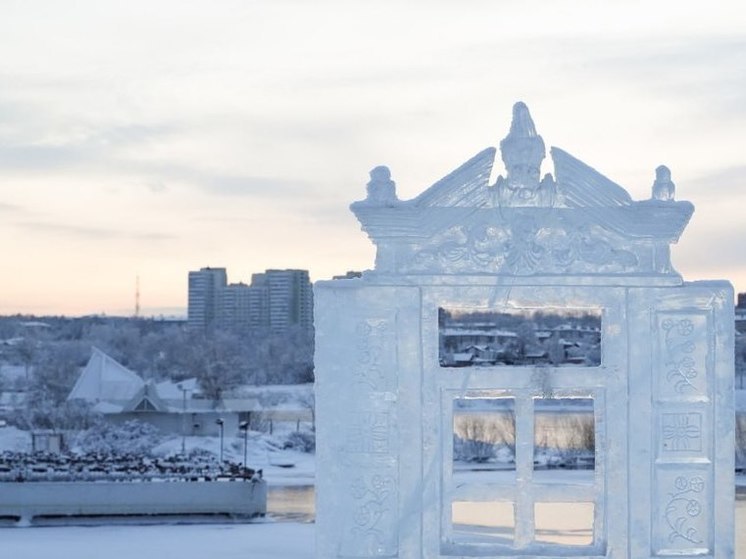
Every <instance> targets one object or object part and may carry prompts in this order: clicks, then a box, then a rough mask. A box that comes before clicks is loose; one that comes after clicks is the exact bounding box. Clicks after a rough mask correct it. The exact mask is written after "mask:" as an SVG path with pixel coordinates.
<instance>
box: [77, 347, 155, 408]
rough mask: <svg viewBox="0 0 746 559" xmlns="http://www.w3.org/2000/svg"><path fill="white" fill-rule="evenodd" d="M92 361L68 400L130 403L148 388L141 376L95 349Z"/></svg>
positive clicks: (89, 361) (87, 365) (84, 370)
mask: <svg viewBox="0 0 746 559" xmlns="http://www.w3.org/2000/svg"><path fill="white" fill-rule="evenodd" d="M92 350H93V351H92V354H91V358H90V359H89V360H88V363H87V364H86V366H85V367H84V368H83V372H81V373H80V377H78V381H77V382H76V383H75V386H73V389H72V390H71V391H70V394H69V395H68V397H67V399H68V400H85V401H87V402H101V401H108V402H122V403H125V402H129V401H130V400H132V398H133V397H134V396H135V395H136V394H137V393H138V391H140V390H141V389H142V388H143V387H144V386H145V382H144V381H143V379H142V378H140V376H139V375H138V374H137V373H135V372H133V371H130V370H129V369H128V368H127V367H125V366H124V365H122V364H121V363H118V362H117V361H116V360H114V359H113V358H112V357H110V356H109V355H107V354H106V353H104V352H103V351H101V350H100V349H98V348H97V347H93V348H92Z"/></svg>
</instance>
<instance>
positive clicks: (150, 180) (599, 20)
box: [0, 0, 746, 314]
mask: <svg viewBox="0 0 746 559" xmlns="http://www.w3.org/2000/svg"><path fill="white" fill-rule="evenodd" d="M653 6H654V9H653ZM518 100H522V101H524V102H526V103H527V104H528V106H529V108H530V110H531V113H532V116H533V118H534V121H535V123H536V126H537V129H538V132H539V133H540V134H541V135H542V136H543V138H544V141H545V143H546V144H547V147H549V146H553V145H554V146H558V147H561V148H563V149H565V150H566V151H568V152H570V153H571V154H573V155H574V156H576V157H578V158H579V159H581V160H583V161H585V162H586V163H588V164H589V165H591V166H592V167H594V168H596V169H597V170H598V171H600V172H602V173H603V174H605V175H606V176H608V177H609V178H611V179H612V180H614V181H615V182H617V183H619V184H621V185H623V186H624V187H625V188H627V190H628V191H629V192H630V193H631V195H632V197H633V198H635V199H642V198H647V197H649V193H650V186H651V184H652V182H653V179H654V169H655V167H656V166H658V165H660V164H665V165H667V166H668V167H670V168H671V170H672V173H673V180H674V182H675V183H676V185H677V198H678V199H680V200H690V201H691V202H693V203H694V205H695V208H696V210H695V214H694V217H693V218H692V221H691V223H690V225H689V227H688V228H687V230H686V231H685V233H684V235H683V237H682V240H681V241H680V243H679V244H678V245H677V246H676V247H674V249H673V262H674V266H675V267H676V268H677V269H678V270H679V271H680V272H681V273H682V274H683V275H684V277H685V279H690V280H694V279H708V278H724V279H729V280H731V281H732V282H733V283H734V285H735V288H736V290H742V291H746V250H744V245H746V217H745V216H744V214H745V212H744V208H746V179H745V178H744V177H746V4H744V3H743V2H742V0H739V1H733V2H712V3H708V4H706V5H705V4H703V3H701V2H686V1H684V2H682V1H680V0H679V1H660V2H642V1H605V2H598V1H593V0H582V1H561V2H558V1H546V2H530V1H524V0H516V1H504V0H464V1H460V2H456V1H444V0H429V1H424V0H422V1H420V0H410V1H394V0H375V1H367V2H365V1H356V0H315V1H313V2H311V1H301V0H254V1H252V0H241V1H231V0H209V1H208V0H203V1H189V0H158V1H154V0H148V1H141V0H128V1H127V2H121V1H114V0H80V1H70V2H60V1H59V0H48V1H44V0H22V1H21V0H0V238H1V239H2V247H3V255H2V258H1V259H0V313H1V314H9V313H16V312H21V313H33V314H50V313H54V314H88V313H101V312H105V313H107V314H131V313H132V312H133V309H134V299H135V282H136V277H137V276H138V275H139V277H140V286H141V287H140V289H141V305H142V307H143V312H144V313H145V314H150V313H156V314H158V313H173V312H182V313H183V312H184V308H185V306H186V286H187V272H188V270H192V269H197V268H199V267H202V266H208V265H209V266H224V267H226V268H228V274H229V279H230V280H231V281H241V280H243V281H246V282H248V281H250V279H251V273H252V272H259V271H262V270H264V269H266V268H306V269H309V270H310V271H311V276H312V279H314V280H317V279H325V278H329V277H331V276H332V275H334V274H339V273H344V272H345V271H346V270H351V269H356V270H360V269H367V268H371V267H372V265H373V257H374V250H373V247H372V245H371V244H370V242H369V241H368V239H367V238H366V236H365V235H364V234H363V233H362V232H361V231H360V229H359V225H358V224H357V221H356V220H355V219H354V217H353V216H352V214H351V213H350V211H349V209H348V206H349V204H350V203H351V202H352V201H355V200H358V199H361V198H363V197H364V196H365V184H366V182H367V181H368V171H369V170H370V169H371V168H373V167H375V166H376V165H388V166H389V167H390V168H391V172H392V178H393V179H394V180H395V181H396V183H397V190H398V194H399V197H400V198H403V199H408V198H412V197H414V196H416V195H417V194H418V193H419V192H421V191H422V190H424V189H425V188H427V187H428V186H429V185H431V184H432V183H433V182H435V181H436V180H437V179H439V178H440V177H442V176H443V175H445V174H447V173H448V172H450V171H451V170H453V169H454V168H456V167H458V166H459V165H460V164H461V163H462V162H464V161H465V160H466V159H468V158H470V157H471V156H473V155H474V154H476V153H477V152H478V151H480V150H482V149H483V148H485V147H487V146H496V145H497V144H498V143H499V141H500V139H502V138H503V137H504V136H505V135H506V133H507V131H508V128H509V126H510V117H511V107H512V105H513V103H514V102H515V101H518ZM552 171H553V170H552V168H551V162H550V161H547V160H545V162H544V168H543V172H552Z"/></svg>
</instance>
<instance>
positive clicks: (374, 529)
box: [340, 474, 398, 557]
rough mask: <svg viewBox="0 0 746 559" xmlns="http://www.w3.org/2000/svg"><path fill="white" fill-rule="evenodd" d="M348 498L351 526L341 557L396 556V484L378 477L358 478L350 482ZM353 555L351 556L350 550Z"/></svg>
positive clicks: (381, 476) (376, 475) (393, 481)
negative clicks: (352, 502) (349, 496)
mask: <svg viewBox="0 0 746 559" xmlns="http://www.w3.org/2000/svg"><path fill="white" fill-rule="evenodd" d="M350 495H351V497H352V498H353V500H354V504H353V508H352V515H351V517H350V518H349V519H348V525H349V526H351V527H350V528H349V530H348V532H347V534H346V536H345V541H344V542H343V544H342V550H341V551H342V553H341V554H340V556H341V557H393V556H396V554H397V547H398V546H397V531H396V530H395V528H396V526H395V524H394V525H393V526H392V525H391V524H392V523H395V512H396V511H395V510H394V509H395V507H396V498H397V491H396V482H395V480H394V478H393V477H390V476H387V475H381V474H373V475H370V476H360V477H357V478H355V479H353V480H352V483H351V484H350ZM353 549H354V552H352V553H350V552H349V551H350V550H353Z"/></svg>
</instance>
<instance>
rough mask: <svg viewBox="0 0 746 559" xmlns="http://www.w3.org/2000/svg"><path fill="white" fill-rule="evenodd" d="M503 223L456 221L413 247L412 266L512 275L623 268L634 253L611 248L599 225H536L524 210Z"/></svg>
mask: <svg viewBox="0 0 746 559" xmlns="http://www.w3.org/2000/svg"><path fill="white" fill-rule="evenodd" d="M516 217H520V219H514V220H513V221H511V222H509V223H501V224H489V223H482V224H476V225H471V226H456V227H452V228H450V229H448V230H447V231H445V232H444V233H443V234H441V235H438V236H436V237H435V238H434V239H433V240H432V241H431V242H430V243H428V244H427V245H425V247H424V248H423V249H422V250H420V251H418V252H415V254H414V258H413V259H412V260H411V263H410V264H409V265H407V264H404V266H405V267H410V268H411V269H412V270H413V271H433V270H439V269H444V268H445V269H452V270H454V271H459V272H467V271H490V272H499V273H508V274H515V275H531V274H536V273H541V272H544V273H552V274H556V273H565V272H573V273H582V272H594V273H598V272H600V271H603V272H629V271H632V270H634V269H636V268H638V267H639V259H638V257H637V255H635V254H634V253H633V252H630V251H629V250H625V249H621V248H616V247H615V246H614V242H613V241H612V236H610V235H608V234H606V233H604V232H603V231H602V230H600V228H591V227H588V226H573V225H571V224H563V223H559V222H558V223H555V224H550V225H549V226H547V225H546V224H544V225H542V226H540V225H538V224H537V222H536V220H535V219H534V218H532V217H530V215H528V214H526V215H521V216H516Z"/></svg>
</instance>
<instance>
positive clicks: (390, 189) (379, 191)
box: [365, 165, 399, 206]
mask: <svg viewBox="0 0 746 559" xmlns="http://www.w3.org/2000/svg"><path fill="white" fill-rule="evenodd" d="M398 201H399V199H398V198H397V197H396V183H395V182H394V181H392V180H391V171H389V168H388V167H385V166H383V165H379V166H378V167H375V168H373V169H371V171H370V181H368V197H367V198H366V200H365V203H366V204H369V205H371V206H392V205H394V204H396V203H397V202H398Z"/></svg>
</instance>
